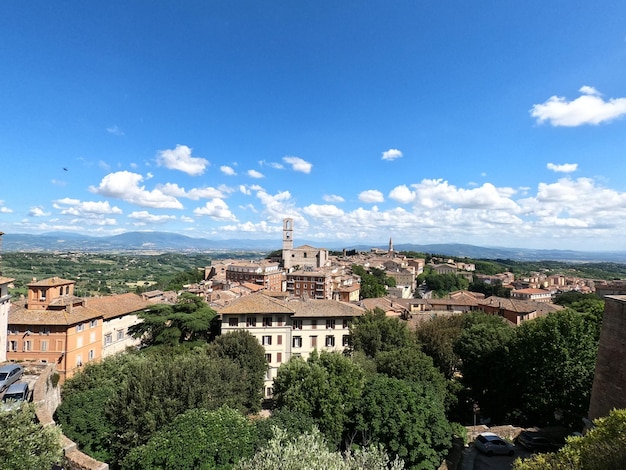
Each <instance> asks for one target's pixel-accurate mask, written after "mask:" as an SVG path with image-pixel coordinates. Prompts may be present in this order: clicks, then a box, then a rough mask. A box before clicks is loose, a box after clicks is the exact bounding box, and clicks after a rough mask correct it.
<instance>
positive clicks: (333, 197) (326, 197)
mask: <svg viewBox="0 0 626 470" xmlns="http://www.w3.org/2000/svg"><path fill="white" fill-rule="evenodd" d="M322 199H324V201H326V202H345V199H344V198H342V197H341V196H338V195H336V194H324V196H322Z"/></svg>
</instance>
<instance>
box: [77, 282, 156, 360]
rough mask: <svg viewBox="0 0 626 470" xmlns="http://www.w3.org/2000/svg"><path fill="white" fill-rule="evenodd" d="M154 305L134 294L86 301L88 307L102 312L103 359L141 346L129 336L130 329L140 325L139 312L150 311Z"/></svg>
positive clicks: (138, 340) (137, 340) (138, 341)
mask: <svg viewBox="0 0 626 470" xmlns="http://www.w3.org/2000/svg"><path fill="white" fill-rule="evenodd" d="M153 305H154V304H153V303H152V302H149V301H147V300H145V299H143V298H142V297H141V296H139V295H137V294H134V293H127V294H118V295H108V296H106V297H96V298H88V299H86V306H87V307H88V308H90V309H92V310H96V311H98V312H101V313H102V315H103V322H102V357H107V356H111V355H113V354H117V353H120V352H123V351H125V350H126V348H132V347H136V346H138V345H139V343H140V342H141V340H140V339H136V338H133V337H132V336H131V335H129V334H128V329H129V328H130V327H131V326H134V325H136V324H138V323H140V322H141V321H143V320H141V319H140V318H139V316H138V315H137V313H138V312H141V311H143V310H146V309H149V308H150V307H152V306H153Z"/></svg>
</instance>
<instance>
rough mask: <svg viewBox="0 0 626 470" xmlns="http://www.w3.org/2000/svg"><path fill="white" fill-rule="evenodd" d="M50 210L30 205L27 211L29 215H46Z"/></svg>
mask: <svg viewBox="0 0 626 470" xmlns="http://www.w3.org/2000/svg"><path fill="white" fill-rule="evenodd" d="M49 215H50V212H46V211H44V210H43V207H39V206H35V207H31V208H30V210H29V211H28V216H29V217H48V216H49Z"/></svg>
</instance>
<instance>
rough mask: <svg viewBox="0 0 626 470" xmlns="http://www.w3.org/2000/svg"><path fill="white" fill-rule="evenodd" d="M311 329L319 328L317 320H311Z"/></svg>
mask: <svg viewBox="0 0 626 470" xmlns="http://www.w3.org/2000/svg"><path fill="white" fill-rule="evenodd" d="M311 329H313V330H316V329H317V320H311Z"/></svg>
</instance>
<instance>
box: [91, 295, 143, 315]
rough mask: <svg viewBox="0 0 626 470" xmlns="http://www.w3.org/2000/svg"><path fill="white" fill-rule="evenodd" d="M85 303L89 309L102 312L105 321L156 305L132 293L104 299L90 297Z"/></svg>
mask: <svg viewBox="0 0 626 470" xmlns="http://www.w3.org/2000/svg"><path fill="white" fill-rule="evenodd" d="M85 302H86V305H85V306H86V307H87V308H91V309H93V310H96V311H98V312H101V313H102V315H103V316H104V318H105V319H109V318H115V317H120V316H123V315H127V314H129V313H133V312H138V311H140V310H143V309H146V308H150V307H152V306H153V305H154V304H153V303H152V302H148V301H147V300H144V299H142V298H141V296H139V295H137V294H134V293H132V292H129V293H127V294H118V295H107V296H104V297H89V298H87V299H85Z"/></svg>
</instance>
